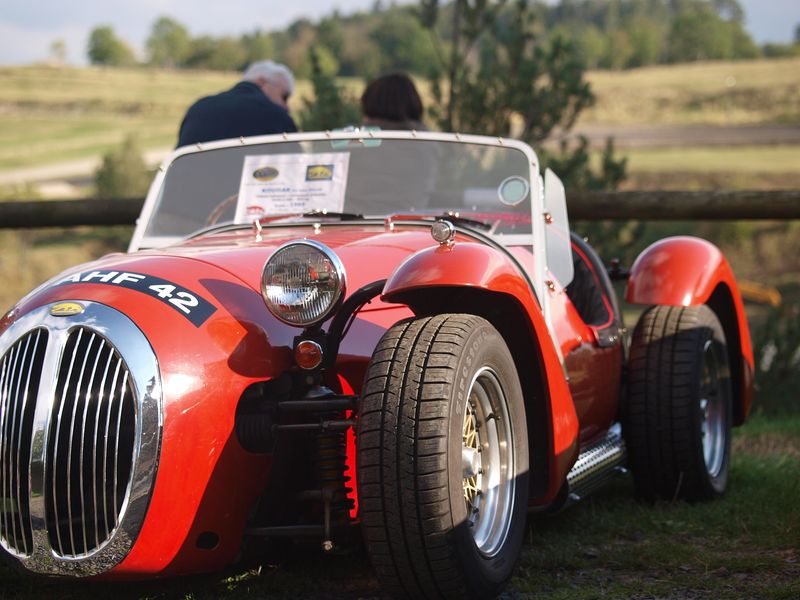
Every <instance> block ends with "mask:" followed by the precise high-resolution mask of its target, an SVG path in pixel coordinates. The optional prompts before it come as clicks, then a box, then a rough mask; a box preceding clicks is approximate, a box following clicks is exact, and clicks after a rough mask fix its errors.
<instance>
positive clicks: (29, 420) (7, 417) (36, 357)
mask: <svg viewBox="0 0 800 600" xmlns="http://www.w3.org/2000/svg"><path fill="white" fill-rule="evenodd" d="M46 340H47V332H46V331H45V330H44V329H40V328H37V329H34V330H32V331H30V332H29V333H28V334H27V335H25V336H24V337H22V338H20V339H19V340H17V342H16V343H15V344H14V345H13V346H12V347H11V348H10V349H9V350H8V351H7V352H6V353H5V355H4V356H3V357H2V359H1V360H0V399H1V400H2V401H0V410H1V411H2V416H1V417H0V435H2V443H0V462H2V467H1V468H0V477H2V484H0V493H2V505H0V510H2V518H0V539H2V540H3V542H4V543H5V545H6V547H8V548H10V549H12V550H13V551H15V552H16V553H17V554H20V555H22V556H28V555H29V554H30V552H31V550H32V547H33V538H32V528H31V516H30V507H29V495H30V491H29V475H30V459H31V437H32V428H33V416H34V410H35V407H36V397H37V395H38V392H39V379H38V377H32V376H31V374H32V373H33V372H37V373H38V372H39V371H40V370H41V366H42V363H43V361H44V354H45V350H46Z"/></svg>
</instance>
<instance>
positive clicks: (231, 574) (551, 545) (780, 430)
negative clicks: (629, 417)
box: [0, 416, 800, 600]
mask: <svg viewBox="0 0 800 600" xmlns="http://www.w3.org/2000/svg"><path fill="white" fill-rule="evenodd" d="M798 496H800V416H794V417H785V418H780V419H777V418H767V417H763V416H761V417H756V418H754V419H752V420H751V422H750V423H748V424H747V425H746V426H745V427H743V428H741V429H739V430H737V431H736V434H735V437H734V461H733V468H732V472H731V481H730V489H729V491H728V493H727V494H726V495H725V496H724V497H723V498H722V499H721V500H718V501H714V502H709V503H699V504H686V503H683V502H676V503H669V502H664V503H659V504H656V505H649V504H645V503H640V502H637V501H636V500H635V499H634V497H633V486H632V483H631V480H630V478H629V477H620V478H618V479H617V480H616V481H615V482H614V483H613V484H612V485H611V486H609V487H608V488H606V489H605V490H603V491H601V492H600V493H598V494H597V495H595V496H593V497H590V498H589V499H587V500H585V501H584V502H582V503H579V504H577V505H575V506H573V507H570V508H568V509H566V510H564V511H562V512H561V513H559V514H557V515H554V516H550V517H542V516H538V517H532V518H531V519H530V521H529V524H528V528H529V533H528V537H527V540H526V543H525V545H524V546H523V555H522V560H521V561H520V563H519V566H518V568H517V571H516V575H515V577H514V579H513V580H512V583H511V587H510V590H509V592H508V594H506V598H509V599H519V598H530V599H542V600H561V599H564V600H567V599H569V600H573V599H574V600H580V599H586V600H589V599H592V598H607V599H629V598H637V599H652V598H660V599H672V598H674V599H678V598H693V599H694V598H708V599H727V598H730V599H734V598H759V599H774V600H790V599H791V600H793V599H796V598H798V597H800V508H798V504H797V498H798ZM378 595H379V590H378V586H377V582H376V581H375V579H374V578H373V576H372V574H371V571H370V569H369V566H368V562H367V559H366V557H365V556H364V554H363V552H356V553H355V554H354V555H351V556H335V557H322V556H320V552H319V550H318V549H317V548H316V547H313V548H312V547H305V548H297V549H295V550H294V551H293V552H291V553H290V554H288V555H287V556H285V558H284V560H282V561H280V562H279V563H277V564H264V565H261V567H260V568H259V567H257V566H255V567H251V568H243V567H239V568H233V569H231V570H229V571H228V572H227V573H224V574H222V575H219V574H218V575H210V576H202V577H187V578H183V579H177V580H170V581H164V582H156V583H145V584H137V583H127V584H124V585H109V584H97V583H96V584H86V583H78V584H75V583H67V582H54V581H47V580H38V579H32V578H28V577H25V578H23V577H21V576H19V575H17V574H14V573H11V572H10V571H7V570H0V597H2V598H7V599H12V598H13V599H18V600H27V599H32V598H40V597H58V598H62V599H64V600H77V599H79V598H85V597H89V596H92V597H101V598H105V597H109V598H111V597H113V598H115V599H117V600H128V599H140V598H148V599H152V600H161V599H164V600H167V599H179V598H180V599H186V600H206V599H209V600H210V599H212V598H243V599H268V598H323V599H330V600H334V599H336V600H339V599H342V600H343V599H345V598H355V597H360V598H374V597H378Z"/></svg>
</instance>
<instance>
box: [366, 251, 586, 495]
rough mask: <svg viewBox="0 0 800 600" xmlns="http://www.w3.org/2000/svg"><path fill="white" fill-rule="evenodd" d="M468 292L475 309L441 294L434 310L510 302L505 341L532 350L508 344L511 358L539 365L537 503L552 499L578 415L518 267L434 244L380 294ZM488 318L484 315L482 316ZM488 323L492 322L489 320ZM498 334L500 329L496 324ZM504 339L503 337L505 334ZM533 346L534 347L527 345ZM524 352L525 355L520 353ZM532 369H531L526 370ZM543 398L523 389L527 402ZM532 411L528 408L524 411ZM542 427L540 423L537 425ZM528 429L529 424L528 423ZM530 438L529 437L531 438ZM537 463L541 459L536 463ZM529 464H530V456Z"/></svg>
mask: <svg viewBox="0 0 800 600" xmlns="http://www.w3.org/2000/svg"><path fill="white" fill-rule="evenodd" d="M464 288H468V289H469V290H470V291H472V292H473V294H472V297H473V298H474V297H475V293H478V294H481V296H480V297H481V300H480V301H479V302H478V305H480V306H478V305H476V304H475V303H473V304H472V305H471V306H469V307H465V306H462V305H461V304H459V300H458V298H457V296H458V295H451V294H445V295H444V296H445V297H446V298H447V300H446V301H445V302H443V303H440V304H439V306H438V307H437V310H444V311H447V312H459V311H469V312H480V311H482V310H483V311H488V310H489V309H490V308H491V307H487V306H486V304H487V303H490V304H491V303H492V302H494V304H495V308H498V307H503V308H504V309H505V308H506V304H505V303H501V302H500V299H508V300H509V302H508V303H507V306H508V307H509V312H510V313H513V314H505V315H504V316H505V319H506V320H508V321H510V322H511V328H512V329H513V331H512V332H510V334H509V337H507V339H506V341H507V343H509V342H510V337H512V335H513V336H521V335H523V334H522V333H521V332H522V331H524V332H525V333H524V336H525V337H527V339H528V342H529V344H528V346H532V347H533V348H534V350H529V349H523V348H525V347H526V344H521V345H520V346H518V347H512V345H510V348H511V351H512V354H517V356H515V359H516V360H517V364H518V371H519V370H520V366H523V367H525V366H526V365H531V366H533V365H537V366H538V370H539V375H540V377H541V381H542V383H543V386H542V387H543V392H544V396H545V397H544V403H545V405H546V406H545V411H544V412H545V413H546V420H547V421H548V423H547V430H548V437H549V440H548V446H549V447H548V448H547V462H548V468H547V482H546V484H545V485H546V490H542V493H541V495H539V496H538V497H537V498H536V502H537V503H541V504H545V503H547V502H548V501H551V500H552V499H553V498H554V497H555V495H556V494H557V493H558V490H559V488H560V486H561V484H562V482H563V481H564V478H565V477H566V475H567V472H568V471H569V469H570V468H571V467H572V465H573V463H574V462H575V459H576V457H577V453H578V417H577V414H576V412H575V405H574V403H573V400H572V395H571V393H570V391H569V387H568V386H567V382H566V379H565V377H564V370H563V368H562V365H561V361H560V360H559V356H558V352H557V351H556V348H555V345H554V343H553V340H552V338H551V336H550V332H549V330H548V328H547V324H546V323H545V320H544V316H543V315H542V311H541V308H540V305H539V303H538V302H537V300H536V298H535V297H534V295H533V291H532V289H531V286H530V285H529V284H528V282H527V281H526V279H525V277H524V276H523V273H522V272H521V267H520V266H518V265H516V264H515V263H514V261H513V260H512V258H511V257H510V256H509V255H507V254H505V253H504V252H502V251H500V250H498V249H496V248H493V247H491V246H488V245H485V244H479V243H472V242H457V243H456V244H455V245H453V246H449V247H448V246H445V245H442V246H437V247H431V248H425V249H423V250H420V251H418V252H416V253H414V254H412V255H411V256H410V257H408V258H407V259H406V260H405V261H403V262H402V263H401V264H400V265H399V266H398V267H397V268H396V269H395V271H394V272H393V273H392V274H391V276H390V277H389V278H388V280H387V282H386V285H385V286H384V289H383V294H382V296H381V298H382V300H384V301H386V302H400V303H404V304H408V305H409V306H412V307H414V306H415V305H419V304H420V302H421V300H422V299H424V298H426V297H427V298H431V297H434V296H437V295H438V296H439V297H441V294H440V292H442V291H447V290H453V291H457V290H459V289H462V290H463V289H464ZM483 316H486V317H487V318H489V315H488V314H485V315H483ZM489 320H490V321H491V320H492V319H491V318H489ZM493 324H495V326H496V327H498V329H499V330H501V331H503V329H504V328H503V327H501V326H498V324H497V323H494V322H493ZM504 337H506V336H505V335H504ZM530 342H532V344H530ZM522 352H524V357H522V356H520V355H519V353H522ZM528 370H530V368H529V369H528ZM539 397H541V395H540V394H537V393H534V392H532V391H531V390H526V404H530V403H531V402H533V401H534V399H538V398H539ZM528 410H531V407H528ZM540 425H541V424H540ZM529 426H530V425H529ZM529 437H530V435H529ZM539 460H541V459H539ZM531 464H534V460H533V457H532V460H531Z"/></svg>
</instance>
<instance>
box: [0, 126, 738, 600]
mask: <svg viewBox="0 0 800 600" xmlns="http://www.w3.org/2000/svg"><path fill="white" fill-rule="evenodd" d="M611 275H612V276H615V277H627V279H628V282H627V289H626V300H627V301H628V302H631V303H636V304H641V305H645V306H646V307H647V308H646V309H645V310H644V312H643V314H642V316H641V318H640V319H639V323H638V324H637V326H636V328H635V330H634V331H633V334H632V335H631V336H627V335H626V332H625V330H624V328H623V326H622V318H621V313H620V308H619V305H618V302H617V299H616V297H615V293H614V289H613V287H612V284H611V281H610V277H609V272H608V271H607V268H606V266H605V265H604V263H603V262H602V261H601V260H600V258H599V257H598V256H597V254H596V253H595V252H594V251H593V250H592V248H591V247H590V246H589V245H588V244H587V243H586V241H584V240H583V239H582V238H581V237H579V236H577V235H575V234H574V233H572V232H570V229H569V225H568V221H567V211H566V201H565V194H564V187H563V185H562V184H561V182H560V181H559V180H558V178H557V177H556V176H555V175H554V174H553V173H552V172H550V171H547V172H546V173H544V175H541V174H540V170H539V163H538V160H537V158H536V155H535V153H534V152H533V150H531V148H530V147H529V146H527V145H525V144H523V143H521V142H518V141H514V140H505V139H497V138H486V137H477V136H460V135H456V134H437V133H417V132H379V131H366V130H363V131H354V132H342V133H308V134H293V135H288V136H286V135H284V136H267V137H261V138H250V139H242V140H227V141H221V142H213V143H209V144H207V145H203V146H198V147H196V148H195V147H192V148H184V149H180V150H178V151H177V152H175V153H174V154H173V155H172V156H171V157H170V158H169V159H168V160H167V161H166V162H165V163H164V166H163V167H162V169H161V170H160V172H159V173H158V175H157V176H156V178H155V181H154V183H153V185H152V187H151V189H150V193H149V194H148V197H147V200H146V203H145V206H144V210H143V213H142V215H141V218H140V219H139V221H138V224H137V227H136V231H135V234H134V237H133V240H132V242H131V246H130V251H129V252H128V253H125V254H112V255H109V256H105V257H103V258H101V259H99V260H97V261H95V262H92V263H89V264H84V265H80V266H77V267H75V268H74V269H71V270H69V271H67V272H64V273H63V274H61V275H59V276H58V277H55V278H54V279H52V280H50V281H48V282H47V283H45V284H43V285H42V286H40V287H39V288H38V289H36V290H34V291H33V292H31V293H30V294H29V295H28V296H26V297H25V298H24V299H22V300H21V301H20V302H19V303H18V304H17V305H16V306H14V307H13V308H12V309H11V310H10V311H9V312H8V313H7V314H6V315H5V316H3V317H2V320H0V488H2V500H3V501H2V506H1V507H0V508H1V509H2V513H0V544H2V547H3V549H4V550H5V552H7V553H8V554H9V555H11V556H12V557H13V558H14V559H16V561H18V563H19V564H20V565H21V566H22V567H24V568H25V569H28V570H30V571H34V572H37V573H42V574H47V575H60V576H75V577H83V576H94V577H100V578H105V579H132V578H155V577H164V576H171V575H178V574H186V573H195V572H203V571H211V570H215V569H220V568H222V567H224V566H226V565H228V564H230V563H232V562H233V561H236V560H237V559H238V558H239V557H240V556H241V555H242V553H243V552H255V551H258V550H259V549H262V550H263V548H264V547H265V545H267V547H268V545H269V544H279V543H280V540H282V539H286V538H290V539H294V538H304V539H311V540H316V541H317V542H318V543H319V544H320V546H321V548H322V549H323V550H324V551H333V550H335V549H336V548H337V546H339V545H344V544H348V543H357V540H358V537H359V536H363V540H364V542H365V544H366V548H367V551H368V554H369V556H370V558H371V560H372V564H373V566H374V569H375V571H376V573H377V576H378V578H379V579H380V581H381V583H382V585H383V586H384V589H385V591H386V592H387V593H389V594H392V595H396V596H398V597H420V598H423V597H425V598H426V597H437V598H438V597H448V598H450V597H452V598H462V597H479V598H483V597H491V596H493V595H496V594H497V593H498V592H499V591H500V590H501V589H502V587H503V585H504V584H505V583H506V581H507V580H508V579H509V577H510V575H511V572H512V569H513V567H514V563H515V561H516V559H517V556H518V554H519V551H520V546H521V544H522V538H523V531H524V524H525V520H526V517H527V514H528V512H529V511H530V510H537V509H538V510H547V509H551V510H552V509H558V508H560V507H563V506H565V505H567V504H569V503H570V502H574V501H577V500H579V499H580V498H582V497H583V496H585V495H586V494H588V493H589V492H591V491H592V490H593V489H595V488H597V487H598V486H600V485H602V484H603V483H604V482H605V481H607V480H608V479H609V478H610V477H611V476H612V475H614V474H615V473H618V472H623V471H625V470H626V469H628V470H630V471H631V472H632V474H633V477H634V479H635V482H636V489H637V491H638V493H639V494H641V495H642V496H643V497H645V498H669V499H671V498H675V497H682V498H686V499H690V500H702V499H708V498H713V497H714V496H717V495H719V494H721V493H722V492H723V491H724V490H725V487H726V483H727V478H728V469H729V464H730V428H731V426H735V425H739V424H741V423H742V422H743V421H744V420H745V418H746V417H747V414H748V410H749V407H750V401H751V396H752V378H753V356H752V350H751V343H750V334H749V331H748V327H747V322H746V320H745V316H744V311H743V307H742V301H741V297H740V295H739V292H738V290H737V286H736V282H735V280H734V276H733V273H732V272H731V268H730V267H729V265H728V263H727V261H726V260H725V258H724V257H723V256H722V254H721V253H720V252H719V250H717V248H715V247H714V246H713V245H712V244H710V243H708V242H706V241H703V240H700V239H697V238H690V237H680V238H669V239H664V240H661V241H659V242H657V243H656V244H653V245H652V246H651V247H649V248H648V249H646V250H645V251H644V252H643V253H642V254H641V255H640V256H639V258H638V259H637V260H636V262H635V263H634V264H633V266H632V267H631V269H630V271H629V273H628V272H624V273H623V271H621V270H619V269H617V270H612V272H611Z"/></svg>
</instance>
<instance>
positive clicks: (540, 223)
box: [128, 129, 550, 324]
mask: <svg viewBox="0 0 800 600" xmlns="http://www.w3.org/2000/svg"><path fill="white" fill-rule="evenodd" d="M369 139H386V140H428V141H434V142H444V143H455V144H474V145H481V146H494V147H502V148H511V149H515V150H518V151H520V152H522V153H523V154H524V155H525V156H526V158H527V160H528V164H529V167H530V173H529V182H530V196H531V213H532V214H531V230H532V232H531V234H530V236H528V235H527V234H526V235H525V236H510V237H516V238H518V239H515V240H511V239H509V240H506V242H507V243H511V244H513V245H526V246H527V245H530V246H532V247H533V248H536V250H537V251H536V252H534V253H533V260H534V265H533V266H534V269H533V273H535V274H536V276H535V277H533V278H532V280H533V286H534V292H535V294H536V296H537V298H538V299H539V304H540V306H541V307H542V310H543V312H544V316H545V320H546V321H547V322H548V324H549V322H550V310H549V308H550V307H549V304H550V303H549V302H548V301H547V294H548V289H547V283H546V282H547V280H548V277H549V276H548V274H547V273H548V271H547V257H546V247H545V246H546V245H545V244H544V240H545V234H546V230H545V226H546V223H545V208H544V189H543V180H542V177H541V175H540V168H539V159H538V157H537V156H536V153H535V152H534V150H533V148H531V147H530V146H529V145H528V144H526V143H525V142H522V141H520V140H514V139H508V138H501V137H490V136H481V135H471V134H459V133H442V132H434V131H413V130H412V131H394V130H358V129H356V130H353V131H326V132H319V131H316V132H306V133H291V134H289V133H283V134H271V135H262V136H253V137H247V138H234V139H227V140H217V141H213V142H207V143H202V144H195V145H192V146H183V147H181V148H177V149H176V150H175V151H174V152H172V153H171V154H170V155H169V156H168V157H167V158H166V159H165V160H164V161H163V162H162V164H161V166H160V167H159V169H158V172H157V173H156V175H155V178H154V179H153V182H152V184H151V185H150V189H149V191H148V193H147V198H146V199H145V203H144V206H143V207H142V212H141V215H140V216H139V218H138V219H137V221H136V228H135V230H134V234H133V237H132V238H131V242H130V245H129V247H128V252H135V251H137V250H140V249H145V248H160V247H165V246H169V245H173V244H175V243H178V242H180V241H181V240H184V239H187V237H191V236H192V235H193V234H194V233H196V232H193V234H190V235H189V236H176V237H167V236H158V237H145V235H144V234H145V231H146V230H147V227H148V225H149V223H150V219H151V218H152V217H153V213H154V211H155V208H156V206H157V202H158V198H159V195H160V193H161V188H162V186H163V184H164V180H165V177H166V174H167V172H168V171H169V168H170V166H171V165H172V163H173V162H174V161H175V160H176V159H178V158H180V157H182V156H184V155H187V154H195V153H199V152H205V151H209V150H219V149H223V148H233V147H240V146H246V145H257V144H270V143H284V142H294V141H296V142H304V141H312V142H313V141H326V140H330V141H333V140H369ZM310 223H311V222H310V221H309V224H310ZM525 237H527V238H529V239H527V240H525V239H519V238H525ZM540 242H541V243H540Z"/></svg>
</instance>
